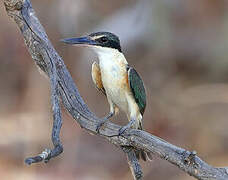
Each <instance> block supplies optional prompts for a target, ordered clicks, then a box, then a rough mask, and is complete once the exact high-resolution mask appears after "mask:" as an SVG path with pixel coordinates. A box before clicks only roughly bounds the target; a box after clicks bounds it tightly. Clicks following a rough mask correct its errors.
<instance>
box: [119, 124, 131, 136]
mask: <svg viewBox="0 0 228 180" xmlns="http://www.w3.org/2000/svg"><path fill="white" fill-rule="evenodd" d="M127 129H129V127H128V126H123V127H121V128H120V129H119V136H121V135H123V134H124V133H125V131H126V130H127Z"/></svg>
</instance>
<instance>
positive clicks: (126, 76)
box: [62, 32, 150, 160]
mask: <svg viewBox="0 0 228 180" xmlns="http://www.w3.org/2000/svg"><path fill="white" fill-rule="evenodd" d="M62 41H63V42H64V43H66V44H71V45H83V46H87V47H90V48H92V49H93V50H94V51H95V53H96V54H97V55H98V59H99V63H96V62H93V64H92V73H91V74H92V80H93V82H94V84H95V86H96V88H97V89H98V90H100V91H101V92H102V93H104V94H105V95H106V97H107V100H108V103H109V106H110V112H109V114H108V115H107V116H106V117H105V118H103V120H102V122H100V123H99V125H98V127H97V131H98V132H99V129H100V127H101V126H102V125H103V124H104V123H105V122H106V121H108V119H109V118H111V117H112V116H113V115H114V114H116V113H117V112H118V111H119V109H120V110H122V111H123V112H125V113H126V115H127V117H128V120H129V121H130V122H129V123H128V124H127V125H126V126H123V127H122V128H120V130H119V135H121V134H122V133H124V131H125V130H126V129H128V128H135V129H140V130H142V128H143V127H142V117H143V114H144V111H145V108H146V92H145V88H144V85H143V81H142V79H141V78H140V76H139V74H138V73H137V72H136V70H135V69H134V68H133V67H131V66H129V65H128V62H127V60H126V59H125V57H124V54H123V53H122V50H121V46H120V40H119V38H118V37H117V36H116V35H114V34H113V33H110V32H96V33H92V34H90V35H88V36H84V37H79V38H66V39H63V40H62ZM140 154H141V157H142V159H143V160H146V154H145V152H143V151H141V152H140ZM137 156H138V157H139V153H138V155H137ZM148 156H149V158H150V155H149V154H148Z"/></svg>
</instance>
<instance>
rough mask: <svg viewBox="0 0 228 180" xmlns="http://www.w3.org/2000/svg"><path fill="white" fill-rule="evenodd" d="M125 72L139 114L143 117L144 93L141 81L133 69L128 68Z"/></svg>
mask: <svg viewBox="0 0 228 180" xmlns="http://www.w3.org/2000/svg"><path fill="white" fill-rule="evenodd" d="M127 71H128V81H129V84H130V89H131V91H132V93H133V96H134V98H135V101H136V103H137V105H138V107H139V110H140V113H141V115H143V114H144V111H145V108H146V91H145V88H144V84H143V81H142V79H141V77H140V76H139V74H138V73H137V72H136V70H135V69H134V68H132V67H130V66H128V67H127Z"/></svg>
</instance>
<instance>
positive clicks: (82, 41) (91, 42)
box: [60, 36, 96, 45]
mask: <svg viewBox="0 0 228 180" xmlns="http://www.w3.org/2000/svg"><path fill="white" fill-rule="evenodd" d="M60 41H61V42H64V43H66V44H72V45H74V44H85V45H96V41H94V40H92V39H90V38H89V37H87V36H85V37H79V38H66V39H61V40H60Z"/></svg>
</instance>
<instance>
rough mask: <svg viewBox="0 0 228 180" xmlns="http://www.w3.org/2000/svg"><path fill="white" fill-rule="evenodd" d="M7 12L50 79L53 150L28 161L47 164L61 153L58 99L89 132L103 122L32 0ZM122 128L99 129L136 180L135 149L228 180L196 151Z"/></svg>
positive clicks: (13, 0)
mask: <svg viewBox="0 0 228 180" xmlns="http://www.w3.org/2000/svg"><path fill="white" fill-rule="evenodd" d="M4 5H5V8H6V11H7V13H8V15H9V16H10V17H12V18H13V19H14V20H15V22H16V23H17V25H18V26H19V28H20V30H21V32H22V34H23V36H24V40H25V43H26V45H27V48H28V50H29V52H30V54H31V56H32V58H33V60H34V61H35V63H36V65H37V66H38V67H39V68H40V69H41V70H43V71H44V72H45V73H46V74H47V75H48V77H49V78H50V84H51V102H52V109H53V122H54V123H53V130H52V142H53V145H54V148H53V149H46V150H45V151H43V152H42V153H41V154H39V155H38V156H35V157H31V158H27V159H26V163H28V164H31V163H36V162H40V161H45V162H47V161H48V160H49V159H51V158H53V157H55V156H57V155H59V154H60V153H61V152H62V151H63V148H62V144H61V142H60V138H59V133H60V128H61V124H62V118H61V110H60V105H59V104H60V102H59V97H60V98H61V100H62V103H63V104H64V107H65V108H66V109H67V110H68V112H69V113H70V114H71V116H72V117H73V118H74V119H75V120H76V121H77V122H78V123H79V125H80V126H81V127H82V128H85V129H86V130H87V131H89V132H90V133H93V134H96V135H98V134H97V133H96V125H97V124H98V122H100V121H101V119H99V118H98V117H96V115H95V114H94V113H92V112H91V111H90V110H89V108H88V106H87V105H86V104H85V102H84V101H83V99H82V97H81V96H80V94H79V92H78V89H77V87H76V85H75V83H74V81H73V79H72V77H71V75H70V73H69V72H68V70H67V68H66V66H65V64H64V62H63V60H62V59H61V57H60V56H59V55H58V53H57V52H56V51H55V49H54V48H53V46H52V44H51V42H50V41H49V40H48V37H47V35H46V33H45V31H44V29H43V27H42V25H41V24H40V22H39V20H38V18H37V17H36V15H35V13H34V10H33V9H32V6H31V3H30V1H29V0H4ZM119 128H120V126H118V125H116V124H113V123H111V122H108V123H107V124H106V125H105V127H104V128H102V129H101V130H100V134H99V136H102V137H104V138H105V139H107V140H108V141H109V142H111V143H113V144H115V145H116V146H117V147H120V148H122V150H123V151H124V152H125V153H126V154H127V159H128V163H129V165H130V167H131V170H132V174H133V176H134V179H142V170H141V167H140V164H139V162H138V160H137V158H136V156H135V153H134V151H133V150H134V149H142V150H144V151H147V152H151V153H153V154H154V155H157V156H158V157H160V158H162V159H165V160H167V161H168V162H170V163H172V164H174V165H176V166H177V167H179V168H180V169H182V170H183V171H185V172H186V173H188V174H189V175H191V176H194V177H195V178H197V179H203V180H206V179H218V180H225V179H226V180H227V179H228V169H227V168H216V167H212V166H210V165H208V164H207V163H206V162H204V161H202V160H201V159H200V158H199V157H198V156H197V155H196V153H195V152H190V151H187V150H185V149H182V148H179V147H177V146H174V145H172V144H170V143H168V142H166V141H164V140H162V139H160V138H158V137H156V136H153V135H152V134H149V133H147V132H145V131H140V130H135V129H131V130H127V131H126V132H125V133H124V134H123V135H122V136H118V130H119Z"/></svg>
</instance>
